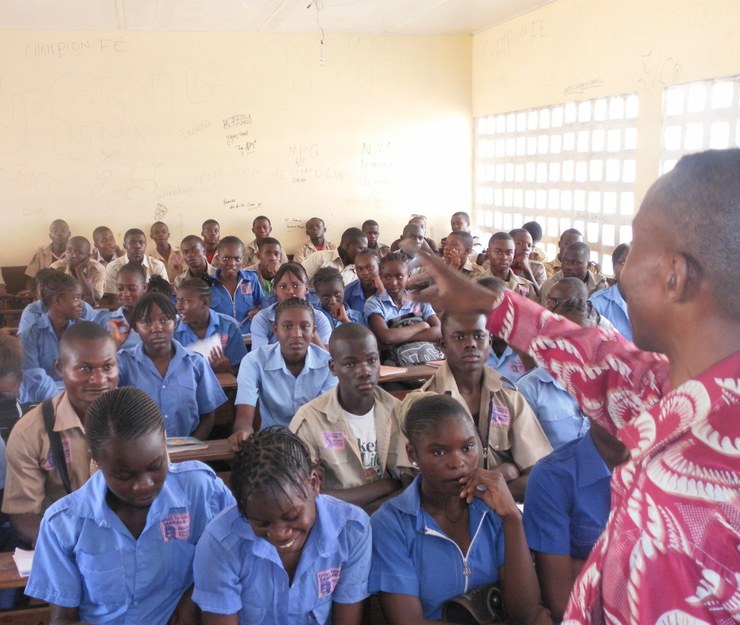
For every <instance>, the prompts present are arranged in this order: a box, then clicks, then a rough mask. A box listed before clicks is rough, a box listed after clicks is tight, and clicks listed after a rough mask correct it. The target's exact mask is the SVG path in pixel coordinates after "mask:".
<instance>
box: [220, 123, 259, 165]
mask: <svg viewBox="0 0 740 625" xmlns="http://www.w3.org/2000/svg"><path fill="white" fill-rule="evenodd" d="M223 123H224V130H229V129H232V128H235V129H239V130H238V132H230V133H227V134H226V145H227V146H230V147H234V148H236V149H237V151H238V152H239V154H241V155H242V156H244V155H245V154H253V153H254V152H255V150H256V149H257V139H252V138H250V136H249V130H248V129H246V128H244V129H242V127H243V126H249V125H251V123H252V114H251V113H247V114H240V115H232V116H231V117H227V118H225V119H224V120H223Z"/></svg>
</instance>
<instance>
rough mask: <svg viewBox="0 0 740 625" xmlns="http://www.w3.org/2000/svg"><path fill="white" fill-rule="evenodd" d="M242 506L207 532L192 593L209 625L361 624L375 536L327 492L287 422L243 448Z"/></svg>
mask: <svg viewBox="0 0 740 625" xmlns="http://www.w3.org/2000/svg"><path fill="white" fill-rule="evenodd" d="M231 487H232V490H233V491H234V494H235V496H236V502H237V503H236V505H235V506H233V507H231V508H229V509H227V510H225V511H224V512H223V513H221V514H220V515H219V516H218V517H217V518H216V519H215V520H214V521H213V522H212V523H211V524H210V525H209V526H208V527H207V528H206V531H205V532H204V533H203V536H202V537H201V540H200V542H199V543H198V547H197V548H196V552H195V563H194V570H195V590H194V591H193V600H194V601H195V603H197V604H198V605H199V606H200V608H201V610H203V624H204V625H239V624H241V625H245V624H247V623H249V624H254V625H258V624H262V625H273V624H274V625H277V624H279V625H303V624H306V623H316V624H318V625H329V624H333V625H360V623H361V622H362V608H363V601H364V599H365V598H366V597H367V595H368V593H367V575H368V570H369V568H370V557H371V538H370V524H369V521H368V518H367V515H366V514H365V513H364V512H363V511H362V510H360V509H359V508H357V507H355V506H353V505H351V504H348V503H344V502H342V501H339V500H338V499H334V498H333V497H329V496H327V495H320V494H319V477H318V475H317V474H316V472H315V471H314V470H313V468H312V466H311V457H310V455H309V452H308V449H307V448H306V446H305V444H304V443H303V442H302V441H301V440H300V439H299V438H298V437H297V436H295V435H294V434H291V433H290V432H288V431H287V430H286V429H284V428H270V429H267V430H263V431H261V432H258V433H257V434H255V435H254V436H253V437H252V438H251V439H250V440H249V441H248V442H247V444H246V445H245V447H244V449H243V450H242V452H241V453H240V454H239V455H238V456H237V459H236V461H235V464H234V467H233V470H232V473H231Z"/></svg>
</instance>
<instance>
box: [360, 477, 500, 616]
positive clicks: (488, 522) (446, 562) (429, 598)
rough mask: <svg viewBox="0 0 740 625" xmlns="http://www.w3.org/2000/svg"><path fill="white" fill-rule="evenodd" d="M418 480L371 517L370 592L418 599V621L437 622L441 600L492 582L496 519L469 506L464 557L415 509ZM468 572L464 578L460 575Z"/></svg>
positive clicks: (495, 578)
mask: <svg viewBox="0 0 740 625" xmlns="http://www.w3.org/2000/svg"><path fill="white" fill-rule="evenodd" d="M421 479H422V478H421V476H417V477H416V478H415V479H414V481H413V482H412V483H411V484H410V485H409V486H408V487H407V488H406V490H404V491H403V492H402V493H401V494H400V495H398V496H397V497H395V498H393V499H391V500H389V501H386V502H385V503H384V504H383V505H382V506H381V507H380V508H379V509H378V510H377V512H375V514H373V516H372V517H371V519H370V522H371V524H372V527H373V564H372V568H371V569H370V580H369V582H368V590H369V591H370V593H377V592H389V593H394V594H401V595H411V596H414V597H418V598H419V601H420V602H421V606H422V610H423V612H424V618H427V619H432V620H439V619H440V618H441V617H442V606H443V605H444V603H445V601H447V600H448V599H451V598H452V597H456V596H457V595H459V594H461V593H463V592H467V591H468V590H473V589H474V588H477V587H478V586H482V585H484V584H491V583H493V582H496V581H498V579H499V569H500V568H501V567H502V566H503V564H504V530H503V523H502V521H501V517H499V516H498V515H497V514H496V513H495V512H494V511H493V510H491V509H490V508H489V507H488V506H486V505H485V504H484V503H483V502H482V501H480V500H478V499H474V500H473V502H472V503H471V504H470V506H469V512H470V514H469V516H470V525H469V527H470V537H471V543H470V548H469V549H468V553H467V554H465V557H463V554H462V553H461V552H460V548H459V547H458V546H457V544H456V543H455V542H454V541H453V540H452V539H451V538H449V537H447V536H446V535H445V534H444V533H443V532H442V530H441V529H440V528H439V525H438V524H437V522H436V521H435V520H434V519H433V518H432V517H431V515H429V514H428V513H427V512H425V511H424V509H423V508H422V507H421V499H420V492H419V488H420V486H421ZM466 568H467V569H469V571H470V575H464V574H463V571H464V570H465V569H466Z"/></svg>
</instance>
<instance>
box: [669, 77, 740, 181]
mask: <svg viewBox="0 0 740 625" xmlns="http://www.w3.org/2000/svg"><path fill="white" fill-rule="evenodd" d="M661 140H662V146H661V159H660V173H661V174H664V173H666V172H669V171H670V170H671V169H673V167H674V166H675V164H676V162H677V161H678V159H679V158H681V156H683V155H684V154H688V153H691V152H700V151H702V150H710V149H722V148H729V147H735V146H740V76H733V77H730V78H717V79H714V80H701V81H698V82H690V83H686V84H684V85H675V86H672V87H668V88H666V89H665V90H664V91H663V132H662V137H661Z"/></svg>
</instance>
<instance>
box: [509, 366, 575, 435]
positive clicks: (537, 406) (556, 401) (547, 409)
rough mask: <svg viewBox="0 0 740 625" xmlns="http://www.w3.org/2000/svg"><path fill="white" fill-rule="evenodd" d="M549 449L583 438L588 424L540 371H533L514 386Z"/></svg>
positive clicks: (571, 400) (561, 390)
mask: <svg viewBox="0 0 740 625" xmlns="http://www.w3.org/2000/svg"><path fill="white" fill-rule="evenodd" d="M516 387H517V390H518V391H519V392H520V393H521V394H522V395H524V399H526V400H527V403H528V404H529V405H530V407H531V408H532V410H533V411H534V413H535V414H536V415H537V420H538V421H539V422H540V425H541V426H542V430H543V431H544V432H545V436H547V440H549V441H550V444H551V445H552V448H553V449H557V448H558V447H560V446H561V445H563V444H564V443H567V442H568V441H572V440H574V439H576V438H580V437H581V436H583V435H584V434H585V433H586V432H587V431H588V428H589V421H588V419H587V418H586V417H585V416H584V415H583V413H582V412H581V409H580V407H579V406H578V402H577V401H576V400H575V399H574V398H573V396H572V395H570V393H568V391H566V390H565V389H564V388H563V387H562V386H560V384H558V382H557V381H556V380H555V378H553V377H552V376H551V375H550V374H549V373H548V372H547V371H545V370H544V369H543V368H542V367H535V368H534V369H532V371H530V372H529V373H527V374H526V375H523V376H522V377H521V378H519V380H518V381H517V383H516Z"/></svg>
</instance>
